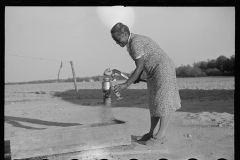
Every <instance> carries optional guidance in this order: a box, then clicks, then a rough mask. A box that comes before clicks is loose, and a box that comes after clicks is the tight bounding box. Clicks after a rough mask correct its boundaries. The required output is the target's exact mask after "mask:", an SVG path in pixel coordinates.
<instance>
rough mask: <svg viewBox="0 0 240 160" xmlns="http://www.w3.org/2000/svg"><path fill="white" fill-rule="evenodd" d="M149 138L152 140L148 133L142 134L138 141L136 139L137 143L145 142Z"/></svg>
mask: <svg viewBox="0 0 240 160" xmlns="http://www.w3.org/2000/svg"><path fill="white" fill-rule="evenodd" d="M150 138H153V136H152V135H150V134H149V133H146V134H144V135H143V136H142V137H141V138H140V139H137V141H147V140H149V139H150Z"/></svg>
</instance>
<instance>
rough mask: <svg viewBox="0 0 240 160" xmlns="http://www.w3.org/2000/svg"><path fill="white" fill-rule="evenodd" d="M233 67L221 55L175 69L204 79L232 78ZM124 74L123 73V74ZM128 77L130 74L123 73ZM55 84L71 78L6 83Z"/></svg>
mask: <svg viewBox="0 0 240 160" xmlns="http://www.w3.org/2000/svg"><path fill="white" fill-rule="evenodd" d="M234 66H235V55H232V56H231V57H230V58H227V57H225V56H223V55H221V56H219V57H218V58H217V59H211V60H208V61H200V62H197V63H193V66H190V65H187V66H184V65H182V66H180V67H178V68H176V75H177V77H205V76H234ZM123 73H124V72H123ZM124 74H126V75H127V76H128V77H129V76H130V75H131V74H132V72H131V73H124ZM146 77H147V75H146V73H145V72H143V74H142V76H141V79H146ZM76 80H77V82H83V81H85V82H88V81H89V80H93V81H102V76H100V75H99V76H92V77H82V78H80V77H77V78H76ZM116 80H124V78H123V77H122V76H120V75H116ZM55 82H73V78H68V79H59V80H57V79H52V80H36V81H29V82H8V83H5V84H6V85H8V84H37V83H55Z"/></svg>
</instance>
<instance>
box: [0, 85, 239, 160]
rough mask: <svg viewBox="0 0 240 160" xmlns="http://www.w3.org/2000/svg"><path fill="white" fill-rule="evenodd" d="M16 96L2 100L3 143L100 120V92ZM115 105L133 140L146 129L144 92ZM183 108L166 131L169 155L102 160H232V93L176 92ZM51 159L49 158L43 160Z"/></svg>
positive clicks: (128, 94)
mask: <svg viewBox="0 0 240 160" xmlns="http://www.w3.org/2000/svg"><path fill="white" fill-rule="evenodd" d="M79 94H80V99H79V100H77V99H76V94H75V91H74V90H65V91H37V92H35V91H34V92H18V93H16V92H15V93H14V92H12V94H10V93H9V94H8V96H7V97H5V113H4V115H5V123H4V124H5V126H4V133H5V135H4V139H7V138H8V137H9V136H10V133H11V132H13V131H14V132H18V131H19V132H20V131H21V132H23V131H26V132H27V131H31V130H42V129H48V128H59V127H67V126H74V125H79V124H93V123H98V122H100V120H101V118H100V117H101V116H102V112H101V111H100V109H97V108H99V107H98V106H101V104H102V91H101V90H100V89H81V90H79ZM121 94H122V97H123V99H122V100H119V101H117V100H116V97H115V95H113V96H112V113H113V115H114V117H115V118H116V119H120V120H124V121H128V122H129V124H130V130H131V133H132V135H138V136H140V135H143V134H145V133H147V132H148V131H149V128H150V114H149V110H148V104H147V99H146V98H147V97H146V90H145V89H128V90H126V91H124V92H123V93H121ZM180 95H181V100H182V107H181V108H180V109H179V110H178V111H176V112H175V113H173V114H172V117H171V119H170V123H169V125H168V128H167V130H166V133H165V134H166V136H167V139H168V142H167V143H166V144H165V145H166V147H167V149H168V151H169V153H153V154H137V155H132V154H131V155H122V156H121V155H118V156H110V157H106V158H107V159H131V158H136V159H148V160H154V159H160V158H166V159H169V160H184V159H188V158H196V159H199V160H216V159H219V158H226V159H227V160H234V154H235V152H234V90H189V89H183V90H180ZM48 158H49V159H50V158H51V156H48ZM96 159H97V158H96Z"/></svg>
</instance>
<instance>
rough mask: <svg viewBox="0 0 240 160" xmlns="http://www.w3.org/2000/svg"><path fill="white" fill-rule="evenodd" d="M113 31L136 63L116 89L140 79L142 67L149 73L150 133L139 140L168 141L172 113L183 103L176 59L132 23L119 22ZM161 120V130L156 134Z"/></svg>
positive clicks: (116, 38) (150, 142) (117, 41)
mask: <svg viewBox="0 0 240 160" xmlns="http://www.w3.org/2000/svg"><path fill="white" fill-rule="evenodd" d="M111 34H112V38H113V39H114V40H115V41H116V43H117V44H119V45H120V46H121V47H124V46H126V47H127V50H128V52H129V54H130V56H131V58H132V59H133V60H134V61H135V64H136V68H135V70H134V71H133V73H132V75H131V76H130V77H129V79H128V80H127V81H126V82H125V83H122V84H118V85H116V87H115V90H116V91H121V90H122V89H126V88H127V87H128V86H130V85H131V84H132V83H137V82H139V81H138V77H139V76H140V73H141V71H142V70H144V71H145V72H146V73H147V90H148V103H149V109H150V115H151V127H150V131H149V133H147V134H145V135H143V136H142V137H141V139H139V141H145V144H146V145H154V144H159V143H163V142H166V141H167V139H166V136H165V130H166V127H167V125H168V122H169V119H170V116H171V113H172V112H174V111H176V110H177V109H179V108H180V107H181V100H180V96H179V91H178V88H177V81H176V72H175V66H174V63H173V61H172V60H171V59H170V58H169V57H168V56H167V55H166V54H165V52H164V51H163V50H162V49H161V48H160V47H159V45H158V44H157V43H156V42H155V41H153V40H152V39H150V38H149V37H146V36H142V35H138V34H134V33H130V31H129V29H128V27H127V26H126V25H124V24H122V23H117V24H115V25H114V26H113V28H112V29H111ZM159 120H160V123H159V125H160V126H159V130H158V131H157V133H156V134H155V135H154V129H155V127H156V125H157V124H158V121H159Z"/></svg>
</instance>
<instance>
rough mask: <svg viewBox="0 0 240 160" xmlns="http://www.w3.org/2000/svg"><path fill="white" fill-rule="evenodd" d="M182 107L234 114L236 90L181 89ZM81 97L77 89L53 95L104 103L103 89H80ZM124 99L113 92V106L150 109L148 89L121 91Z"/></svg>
mask: <svg viewBox="0 0 240 160" xmlns="http://www.w3.org/2000/svg"><path fill="white" fill-rule="evenodd" d="M179 92H180V97H181V101H182V107H181V108H180V109H179V110H178V112H191V113H198V112H218V113H223V112H226V113H230V114H234V90H191V89H183V90H180V91H179ZM79 95H80V99H77V96H76V92H75V90H67V91H64V92H55V93H54V94H53V95H52V96H54V97H59V98H61V99H62V100H65V101H68V102H71V103H74V104H79V105H84V106H98V105H102V104H103V103H102V102H103V98H102V96H103V93H102V90H101V89H79ZM121 96H122V97H123V99H121V100H116V96H115V94H114V93H112V108H114V107H136V108H145V109H148V102H147V90H146V89H127V90H125V91H123V92H121Z"/></svg>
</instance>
